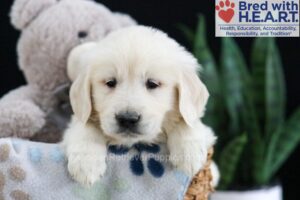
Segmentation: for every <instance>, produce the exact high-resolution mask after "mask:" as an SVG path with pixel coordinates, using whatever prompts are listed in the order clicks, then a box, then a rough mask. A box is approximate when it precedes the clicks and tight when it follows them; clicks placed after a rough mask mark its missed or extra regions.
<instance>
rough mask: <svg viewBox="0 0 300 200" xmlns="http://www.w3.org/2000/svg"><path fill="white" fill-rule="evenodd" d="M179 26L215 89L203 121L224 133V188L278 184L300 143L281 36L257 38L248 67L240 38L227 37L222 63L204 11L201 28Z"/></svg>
mask: <svg viewBox="0 0 300 200" xmlns="http://www.w3.org/2000/svg"><path fill="white" fill-rule="evenodd" d="M179 28H180V29H181V30H182V32H183V34H184V35H185V36H186V38H187V39H188V40H189V41H190V43H191V44H192V48H193V50H192V51H193V54H194V55H195V57H196V58H197V59H198V61H199V63H200V64H201V65H202V67H203V69H202V71H201V73H200V74H199V76H200V77H201V79H202V80H203V82H204V83H205V84H206V86H207V88H208V90H209V92H210V99H209V102H208V105H207V109H206V114H205V117H204V119H203V121H204V122H205V123H206V124H207V125H209V126H211V127H212V128H213V129H214V131H215V133H216V135H217V136H218V142H217V145H216V147H215V148H216V150H215V152H216V153H215V160H216V162H217V164H218V166H219V169H220V172H221V180H220V183H219V186H218V187H219V188H218V189H219V190H230V189H233V188H236V187H239V186H242V187H257V186H264V185H268V184H270V183H272V182H273V181H274V180H275V179H276V172H278V170H279V169H280V167H281V166H282V165H283V163H284V162H285V161H286V160H287V158H288V157H289V155H290V154H291V153H292V152H293V150H294V149H295V148H296V146H297V145H298V143H299V142H300V108H299V109H297V110H296V111H295V112H294V113H293V114H292V115H291V116H289V117H288V118H287V117H286V113H285V106H286V105H285V104H286V91H285V89H286V87H285V81H284V75H283V70H282V64H281V58H280V53H279V50H278V48H277V46H276V41H275V39H274V38H256V39H255V40H254V43H253V46H252V53H251V57H250V63H251V67H249V68H248V67H247V65H246V62H245V59H244V57H243V54H242V52H241V50H240V49H239V47H238V45H237V44H236V42H235V40H234V39H233V38H222V39H221V56H220V59H219V60H220V62H219V63H220V64H219V65H218V66H217V63H216V61H215V58H214V56H213V54H212V52H211V51H210V48H209V46H208V44H207V39H206V27H205V20H204V17H203V16H199V21H198V25H197V28H196V30H195V31H193V30H191V29H189V28H188V27H186V26H184V25H180V27H179ZM249 69H250V70H249Z"/></svg>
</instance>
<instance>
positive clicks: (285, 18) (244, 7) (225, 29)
mask: <svg viewBox="0 0 300 200" xmlns="http://www.w3.org/2000/svg"><path fill="white" fill-rule="evenodd" d="M215 20H216V29H215V30H216V36H217V37H299V27H300V24H299V0H215Z"/></svg>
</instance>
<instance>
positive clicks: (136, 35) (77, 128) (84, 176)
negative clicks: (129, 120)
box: [63, 26, 215, 185]
mask: <svg viewBox="0 0 300 200" xmlns="http://www.w3.org/2000/svg"><path fill="white" fill-rule="evenodd" d="M68 63H69V65H68V73H69V75H70V76H71V77H72V79H73V80H75V82H74V84H73V85H72V88H71V93H70V96H71V104H72V107H73V110H74V113H75V114H74V117H73V121H72V123H71V125H70V128H69V129H68V130H67V132H66V136H65V138H64V142H63V145H64V147H65V149H66V154H67V158H68V169H69V172H70V174H71V175H72V176H73V178H74V179H75V180H77V181H78V182H80V183H82V184H84V185H91V184H93V183H94V182H95V181H97V180H98V179H99V178H100V177H101V176H102V175H103V174H104V173H105V168H106V163H105V156H106V145H107V144H109V143H110V144H111V143H113V144H120V145H127V146H130V145H132V144H134V143H136V142H144V143H153V142H166V143H167V145H168V148H169V151H170V161H171V163H172V164H173V165H174V166H175V167H177V168H178V169H181V170H183V171H184V172H186V173H187V174H188V175H190V176H193V175H195V174H196V173H197V172H198V171H199V170H200V169H201V168H202V167H203V165H204V163H205V162H206V158H207V151H208V149H209V148H210V147H211V146H212V145H213V144H214V142H215V136H214V134H213V132H212V131H211V129H210V128H209V127H207V126H205V125H204V124H203V123H202V122H201V121H200V120H199V118H201V117H202V116H203V114H204V110H205V105H206V103H207V99H208V96H209V95H208V91H207V89H206V87H205V85H204V84H203V83H202V82H201V80H200V79H199V78H198V76H197V70H199V69H200V66H199V64H198V63H197V61H196V59H195V58H194V57H193V56H192V55H191V54H190V53H188V52H187V51H186V50H185V49H184V48H183V47H181V46H180V45H179V44H178V43H177V42H176V41H174V40H173V39H171V38H169V37H168V36H167V35H166V34H165V33H163V32H161V31H159V30H157V29H153V28H149V27H144V26H135V27H131V28H124V29H120V30H118V31H115V32H113V33H111V34H110V35H108V36H107V37H106V38H105V39H103V40H102V41H99V42H95V43H89V44H85V45H82V46H79V47H77V48H75V49H74V50H73V51H72V53H71V55H70V57H69V62H68ZM113 78H115V79H116V80H117V84H116V86H115V88H109V87H108V86H107V85H106V83H107V82H108V81H109V80H111V79H113ZM149 79H151V80H154V81H155V82H157V83H159V85H160V86H159V87H157V88H155V89H148V88H147V87H146V82H147V81H148V80H149ZM124 110H131V111H134V112H137V113H139V114H140V115H141V121H140V122H139V127H138V131H139V134H138V135H136V136H131V135H130V134H129V135H124V134H120V133H119V132H118V125H117V122H116V120H115V115H116V114H117V113H119V112H121V111H124Z"/></svg>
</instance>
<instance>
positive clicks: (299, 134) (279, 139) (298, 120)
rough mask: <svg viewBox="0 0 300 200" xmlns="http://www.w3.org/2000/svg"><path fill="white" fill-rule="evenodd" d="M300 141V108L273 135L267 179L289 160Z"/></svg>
mask: <svg viewBox="0 0 300 200" xmlns="http://www.w3.org/2000/svg"><path fill="white" fill-rule="evenodd" d="M299 142H300V108H298V109H297V110H296V112H295V113H294V114H293V115H292V116H291V118H290V119H289V120H288V121H287V122H286V124H285V125H284V126H283V128H282V129H281V131H278V132H276V135H274V136H273V137H272V141H271V143H270V146H271V145H273V146H274V147H273V148H272V149H270V150H271V151H270V152H269V154H270V155H271V156H272V158H271V161H270V162H269V163H268V164H269V168H270V170H269V174H268V175H267V177H266V179H267V180H270V179H271V178H272V177H273V175H274V174H275V173H276V172H277V171H278V169H279V168H280V167H281V166H282V164H283V163H284V162H285V161H286V160H287V158H288V157H289V155H290V154H291V153H292V152H293V150H294V149H295V148H296V147H297V145H298V144H299Z"/></svg>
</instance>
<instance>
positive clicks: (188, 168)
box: [169, 140, 207, 177]
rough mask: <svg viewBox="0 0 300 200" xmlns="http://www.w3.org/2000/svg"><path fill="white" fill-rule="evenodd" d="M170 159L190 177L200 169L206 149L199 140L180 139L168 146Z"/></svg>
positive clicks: (203, 162) (204, 159) (205, 155)
mask: <svg viewBox="0 0 300 200" xmlns="http://www.w3.org/2000/svg"><path fill="white" fill-rule="evenodd" d="M169 150H170V161H171V163H172V164H173V165H174V167H176V168H177V169H179V170H182V171H183V172H185V173H186V174H187V175H188V176H190V177H192V176H194V175H195V174H196V173H198V172H199V170H201V169H202V168H203V167H204V165H205V163H206V159H207V149H206V148H205V147H203V145H201V142H199V141H197V140H196V141H190V140H188V141H181V142H180V143H179V144H177V145H175V146H169Z"/></svg>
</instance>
